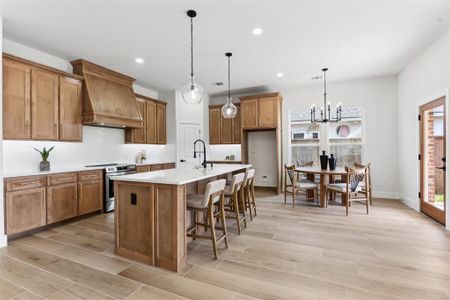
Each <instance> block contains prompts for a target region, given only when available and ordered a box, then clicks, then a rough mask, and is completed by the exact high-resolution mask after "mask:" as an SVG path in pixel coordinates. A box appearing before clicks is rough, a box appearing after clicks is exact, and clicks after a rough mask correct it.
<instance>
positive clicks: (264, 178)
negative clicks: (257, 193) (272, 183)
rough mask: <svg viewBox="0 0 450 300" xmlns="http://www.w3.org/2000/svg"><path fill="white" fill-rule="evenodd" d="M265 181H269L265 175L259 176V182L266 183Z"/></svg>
mask: <svg viewBox="0 0 450 300" xmlns="http://www.w3.org/2000/svg"><path fill="white" fill-rule="evenodd" d="M267 181H269V179H268V177H267V175H262V176H261V182H267Z"/></svg>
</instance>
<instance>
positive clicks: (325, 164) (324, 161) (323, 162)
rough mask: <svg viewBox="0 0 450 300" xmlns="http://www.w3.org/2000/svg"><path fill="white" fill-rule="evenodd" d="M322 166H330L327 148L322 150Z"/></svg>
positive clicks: (324, 168)
mask: <svg viewBox="0 0 450 300" xmlns="http://www.w3.org/2000/svg"><path fill="white" fill-rule="evenodd" d="M320 168H321V169H322V170H326V169H327V168H328V155H326V154H325V150H323V151H322V155H321V156H320Z"/></svg>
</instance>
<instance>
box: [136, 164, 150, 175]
mask: <svg viewBox="0 0 450 300" xmlns="http://www.w3.org/2000/svg"><path fill="white" fill-rule="evenodd" d="M136 172H137V173H144V172H150V165H143V166H136Z"/></svg>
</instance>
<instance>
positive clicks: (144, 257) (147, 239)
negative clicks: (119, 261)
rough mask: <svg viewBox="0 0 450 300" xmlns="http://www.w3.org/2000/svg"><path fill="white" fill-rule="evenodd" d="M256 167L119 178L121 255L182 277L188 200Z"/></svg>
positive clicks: (180, 170) (179, 170)
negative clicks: (211, 185) (208, 186)
mask: <svg viewBox="0 0 450 300" xmlns="http://www.w3.org/2000/svg"><path fill="white" fill-rule="evenodd" d="M249 167H250V165H244V164H227V165H215V166H213V167H211V166H208V167H207V168H203V167H202V168H199V169H195V168H183V167H177V168H175V169H170V170H162V171H156V172H145V173H138V174H130V175H123V176H115V177H114V178H112V179H113V180H114V185H115V187H114V190H115V201H116V206H115V220H114V222H115V253H116V254H117V255H120V256H125V257H128V258H131V259H135V260H138V261H141V262H144V263H147V264H150V265H154V266H158V267H161V268H164V269H168V270H171V271H175V272H179V271H181V270H182V268H183V267H184V266H185V263H186V257H187V247H186V245H187V238H186V226H187V224H190V222H191V220H190V218H187V217H186V197H187V195H190V194H195V193H199V194H201V193H203V192H204V189H205V186H206V184H207V183H208V182H209V181H212V180H216V179H217V178H223V177H226V176H227V175H228V174H233V173H239V172H242V171H244V170H246V169H247V168H249Z"/></svg>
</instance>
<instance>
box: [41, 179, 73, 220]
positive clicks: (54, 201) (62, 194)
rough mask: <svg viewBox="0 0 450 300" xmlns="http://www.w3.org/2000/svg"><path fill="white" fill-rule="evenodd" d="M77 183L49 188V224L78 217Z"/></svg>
mask: <svg viewBox="0 0 450 300" xmlns="http://www.w3.org/2000/svg"><path fill="white" fill-rule="evenodd" d="M77 194H78V189H77V183H76V182H74V183H66V184H59V185H54V186H49V187H48V188H47V224H52V223H55V222H59V221H62V220H66V219H70V218H73V217H76V216H78V195H77Z"/></svg>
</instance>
